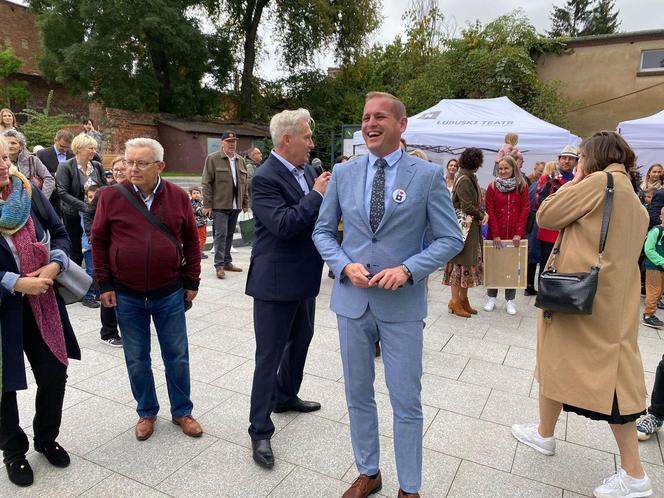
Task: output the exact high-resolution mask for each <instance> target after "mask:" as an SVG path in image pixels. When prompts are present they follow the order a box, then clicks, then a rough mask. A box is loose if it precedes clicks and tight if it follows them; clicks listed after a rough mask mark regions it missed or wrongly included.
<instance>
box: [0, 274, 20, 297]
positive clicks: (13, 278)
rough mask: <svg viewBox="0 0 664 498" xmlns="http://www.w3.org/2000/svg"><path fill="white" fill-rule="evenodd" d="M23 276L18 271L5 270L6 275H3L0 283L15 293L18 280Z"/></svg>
mask: <svg viewBox="0 0 664 498" xmlns="http://www.w3.org/2000/svg"><path fill="white" fill-rule="evenodd" d="M20 277H21V276H20V275H19V274H18V273H12V272H9V271H7V272H5V276H4V277H2V281H0V285H2V287H3V288H4V289H5V290H7V291H9V292H11V293H12V294H13V293H14V287H16V282H17V281H18V279H19V278H20Z"/></svg>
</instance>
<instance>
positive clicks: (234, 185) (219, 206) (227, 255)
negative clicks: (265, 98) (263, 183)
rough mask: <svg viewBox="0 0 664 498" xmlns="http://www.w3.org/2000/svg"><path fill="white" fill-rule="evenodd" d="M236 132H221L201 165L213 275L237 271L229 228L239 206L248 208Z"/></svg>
mask: <svg viewBox="0 0 664 498" xmlns="http://www.w3.org/2000/svg"><path fill="white" fill-rule="evenodd" d="M236 149H237V135H236V134H235V132H233V131H225V132H224V133H223V134H222V135H221V150H219V152H214V153H212V154H210V155H209V156H207V157H206V158H205V166H204V167H203V177H202V178H201V184H202V186H203V212H204V213H205V215H206V216H208V217H210V216H211V217H212V219H213V221H214V230H215V234H214V267H215V271H216V274H217V278H225V277H226V272H227V271H231V272H239V271H242V268H238V267H237V266H235V265H234V264H233V262H232V261H233V259H232V258H231V244H232V243H233V232H234V231H235V225H236V224H237V217H238V215H239V214H240V210H244V211H247V210H248V209H249V193H248V190H247V183H248V182H247V168H246V166H245V164H244V159H242V157H240V156H238V155H237V154H235V150H236Z"/></svg>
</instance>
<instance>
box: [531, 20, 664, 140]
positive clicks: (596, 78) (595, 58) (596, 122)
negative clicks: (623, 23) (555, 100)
mask: <svg viewBox="0 0 664 498" xmlns="http://www.w3.org/2000/svg"><path fill="white" fill-rule="evenodd" d="M566 45H567V49H568V50H566V51H565V53H562V54H545V55H543V56H541V57H540V59H539V60H538V76H539V78H540V80H542V81H549V82H550V81H560V82H561V83H562V85H561V88H560V90H561V93H562V94H563V95H565V96H566V97H568V98H569V99H570V100H571V101H572V106H571V109H570V111H569V113H568V127H569V129H570V131H572V132H573V133H575V134H577V135H579V136H582V137H584V136H588V135H589V134H591V133H593V132H595V131H598V130H606V129H608V130H615V129H616V126H617V124H618V123H619V122H620V121H624V120H628V119H635V118H640V117H644V116H649V115H651V114H654V113H656V112H658V111H661V110H662V109H664V30H654V31H639V32H634V33H618V34H613V35H599V36H586V37H580V38H575V39H572V40H570V41H568V42H567V43H566Z"/></svg>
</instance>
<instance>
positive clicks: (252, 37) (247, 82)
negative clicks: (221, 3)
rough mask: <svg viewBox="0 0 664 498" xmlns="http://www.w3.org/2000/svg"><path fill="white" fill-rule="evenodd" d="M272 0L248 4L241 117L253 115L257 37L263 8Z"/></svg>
mask: <svg viewBox="0 0 664 498" xmlns="http://www.w3.org/2000/svg"><path fill="white" fill-rule="evenodd" d="M269 1H270V0H253V1H250V2H249V3H248V5H247V10H246V11H245V15H244V19H243V20H242V27H243V30H244V33H245V35H244V36H245V37H244V63H243V65H242V82H241V86H240V118H242V119H250V118H251V115H252V110H253V109H252V107H251V97H252V94H253V90H254V88H253V86H254V85H253V83H254V67H255V65H256V37H257V36H258V25H259V24H260V22H261V16H262V15H263V9H264V8H265V6H266V5H267V4H268V3H269Z"/></svg>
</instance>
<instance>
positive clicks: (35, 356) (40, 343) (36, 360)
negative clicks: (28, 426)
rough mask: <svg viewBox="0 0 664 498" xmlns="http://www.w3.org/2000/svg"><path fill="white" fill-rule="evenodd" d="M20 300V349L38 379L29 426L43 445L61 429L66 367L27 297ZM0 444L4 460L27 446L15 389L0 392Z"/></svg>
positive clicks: (18, 455) (12, 458) (15, 456)
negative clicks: (47, 342) (47, 341)
mask: <svg viewBox="0 0 664 498" xmlns="http://www.w3.org/2000/svg"><path fill="white" fill-rule="evenodd" d="M23 303H24V305H23V350H24V351H25V355H26V356H27V357H28V361H29V362H30V366H31V367H32V373H33V374H34V376H35V381H36V383H37V394H36V396H35V410H36V412H35V417H34V419H33V422H32V429H33V432H34V441H35V444H37V445H45V444H49V443H53V442H54V441H55V440H56V439H57V437H58V434H59V433H60V423H61V421H62V404H63V402H64V397H65V384H66V382H67V367H66V366H65V365H63V364H62V363H60V361H58V359H57V358H56V357H55V356H54V355H53V353H52V352H51V350H50V349H49V348H48V346H47V345H46V343H45V342H44V340H43V339H42V336H41V332H40V331H39V328H38V327H37V323H36V322H35V319H34V317H33V315H32V310H30V305H29V304H28V300H27V299H24V301H23ZM0 448H1V449H2V451H3V457H4V458H3V460H4V462H5V463H10V462H13V461H15V460H17V459H19V458H22V457H23V456H24V455H25V454H26V453H27V452H28V449H29V448H30V445H29V442H28V437H27V436H26V435H25V432H23V429H21V426H20V420H19V413H18V405H17V402H16V391H9V392H4V393H2V400H1V401H0Z"/></svg>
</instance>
